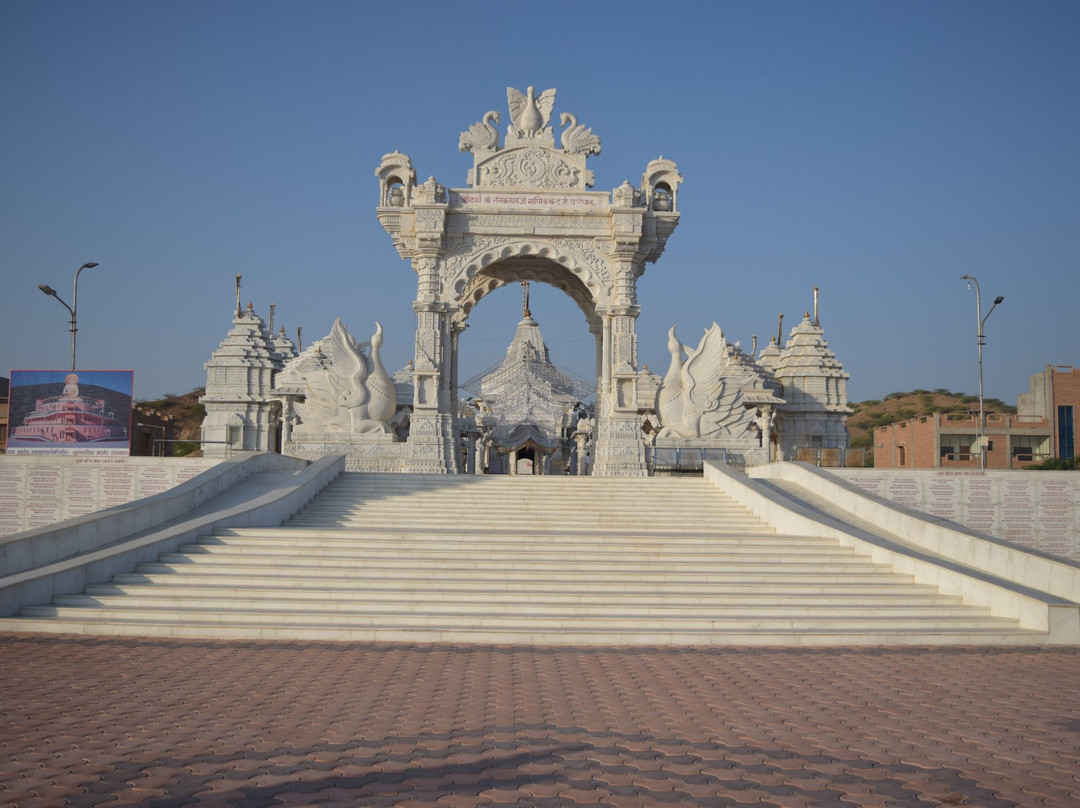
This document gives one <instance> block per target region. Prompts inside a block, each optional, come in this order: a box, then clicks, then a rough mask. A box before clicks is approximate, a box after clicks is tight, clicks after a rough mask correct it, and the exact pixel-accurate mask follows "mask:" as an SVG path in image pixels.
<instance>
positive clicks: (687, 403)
mask: <svg viewBox="0 0 1080 808" xmlns="http://www.w3.org/2000/svg"><path fill="white" fill-rule="evenodd" d="M668 351H670V353H671V364H670V366H669V367H668V372H667V374H666V375H665V376H664V381H663V383H662V384H661V386H660V390H659V392H658V394H657V412H658V413H659V415H660V420H661V422H662V424H663V428H662V429H661V430H660V435H659V437H661V438H668V437H676V438H704V437H715V436H719V435H733V434H742V433H743V432H745V431H746V429H747V427H749V425H750V423H751V422H752V417H753V412H752V411H750V410H747V409H746V408H745V407H744V406H743V400H742V399H743V391H742V389H741V387H740V386H739V385H737V384H729V380H728V379H727V378H726V377H725V370H726V369H727V368H728V367H729V365H731V364H733V363H735V362H737V358H736V357H735V356H734V349H732V348H731V347H730V346H729V345H728V343H727V340H726V339H725V337H724V332H723V331H721V330H720V326H718V325H717V324H716V323H713V324H712V327H711V328H709V329H708V330H707V331H706V332H705V335H704V336H703V337H702V338H701V342H700V343H698V347H697V348H696V349H693V348H690V347H688V346H686V345H683V344H682V343H681V342H680V341H679V339H678V337H676V336H675V327H674V326H672V327H671V330H669V331H668ZM684 352H685V353H686V356H687V358H686V361H685V362H684V361H683V358H682V356H683V353H684Z"/></svg>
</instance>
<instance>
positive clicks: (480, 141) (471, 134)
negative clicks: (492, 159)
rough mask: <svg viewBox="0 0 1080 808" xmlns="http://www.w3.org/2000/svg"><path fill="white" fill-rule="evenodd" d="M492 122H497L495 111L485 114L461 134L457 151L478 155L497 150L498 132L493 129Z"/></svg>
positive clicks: (497, 117)
mask: <svg viewBox="0 0 1080 808" xmlns="http://www.w3.org/2000/svg"><path fill="white" fill-rule="evenodd" d="M492 121H494V122H495V123H498V122H499V113H498V112H496V111H495V110H491V111H490V112H487V113H485V114H484V119H483V120H482V121H479V122H478V123H474V124H473V125H472V126H470V127H469V128H468V129H467V130H466V131H464V132H462V133H461V139H460V140H459V141H458V150H459V151H463V152H465V151H467V152H472V153H473V154H478V153H479V152H486V151H495V150H496V149H497V148H499V130H498V129H496V128H495V125H494V124H493V123H492Z"/></svg>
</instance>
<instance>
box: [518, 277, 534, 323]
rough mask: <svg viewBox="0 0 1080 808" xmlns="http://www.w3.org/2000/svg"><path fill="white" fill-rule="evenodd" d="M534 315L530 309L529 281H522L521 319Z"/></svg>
mask: <svg viewBox="0 0 1080 808" xmlns="http://www.w3.org/2000/svg"><path fill="white" fill-rule="evenodd" d="M527 317H532V312H531V311H529V282H528V281H521V319H523V320H524V319H525V318H527Z"/></svg>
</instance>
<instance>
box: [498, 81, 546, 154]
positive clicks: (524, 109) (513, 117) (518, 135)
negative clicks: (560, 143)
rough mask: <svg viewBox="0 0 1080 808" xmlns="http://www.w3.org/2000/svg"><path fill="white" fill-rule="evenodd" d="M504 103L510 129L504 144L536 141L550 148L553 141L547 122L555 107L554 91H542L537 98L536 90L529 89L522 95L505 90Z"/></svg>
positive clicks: (517, 91) (511, 89)
mask: <svg viewBox="0 0 1080 808" xmlns="http://www.w3.org/2000/svg"><path fill="white" fill-rule="evenodd" d="M506 102H507V105H508V106H509V107H510V128H509V129H508V130H507V133H506V143H507V145H510V144H511V143H512V142H513V141H517V140H536V141H541V142H546V145H548V146H550V145H551V144H552V143H553V142H554V141H553V139H552V136H551V127H549V126H548V120H550V118H551V110H552V108H553V107H554V106H555V90H554V89H551V90H544V92H542V93H540V95H539V96H537V95H536V88H535V87H529V88H527V89H526V91H525V93H524V94H522V92H521V91H520V90H515V89H514V88H513V87H507V88H506Z"/></svg>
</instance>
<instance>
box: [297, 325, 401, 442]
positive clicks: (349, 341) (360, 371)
mask: <svg viewBox="0 0 1080 808" xmlns="http://www.w3.org/2000/svg"><path fill="white" fill-rule="evenodd" d="M326 341H328V342H329V351H328V353H329V359H330V363H329V366H328V367H319V368H316V369H313V370H312V371H311V372H310V373H309V374H308V375H307V376H306V378H305V379H304V381H306V382H307V390H306V395H305V400H304V401H303V402H302V403H297V405H296V412H297V415H299V416H300V419H301V423H300V425H298V426H297V428H296V432H297V434H305V433H306V434H320V435H360V434H368V433H379V434H388V433H389V432H390V427H389V422H390V419H392V418H393V417H394V412H395V410H396V409H397V396H396V395H395V392H394V381H393V379H392V378H391V377H390V374H388V373H387V372H386V369H385V368H384V367H383V364H382V360H381V359H380V358H379V349H380V347H381V346H382V341H383V328H382V325H380V324H379V323H375V334H374V335H373V336H372V337H371V340H370V341H369V342H363V343H357V342H356V340H355V339H354V338H353V336H352V334H350V333H349V332H348V331H347V330H346V329H345V326H343V325H342V324H341V320H340V319H337V320H335V321H334V327H333V328H332V329H331V331H330V336H329V337H328V338H327V340H326ZM369 349H370V352H371V355H370V356H368V354H367V353H366V352H367V351H368V350H369Z"/></svg>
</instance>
